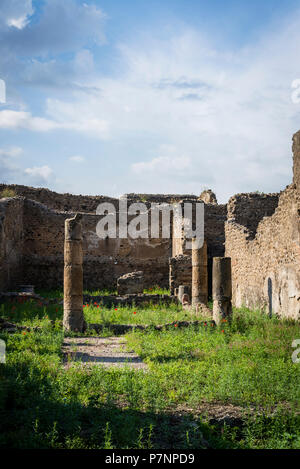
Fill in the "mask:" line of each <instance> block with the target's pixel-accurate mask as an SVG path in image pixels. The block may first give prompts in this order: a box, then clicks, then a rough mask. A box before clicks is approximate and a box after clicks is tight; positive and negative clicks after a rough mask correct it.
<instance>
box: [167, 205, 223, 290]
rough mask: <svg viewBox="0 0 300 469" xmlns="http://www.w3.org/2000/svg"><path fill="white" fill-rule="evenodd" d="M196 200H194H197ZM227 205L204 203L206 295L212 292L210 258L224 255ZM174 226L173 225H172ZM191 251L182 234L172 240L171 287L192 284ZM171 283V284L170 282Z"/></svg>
mask: <svg viewBox="0 0 300 469" xmlns="http://www.w3.org/2000/svg"><path fill="white" fill-rule="evenodd" d="M199 201H200V199H199V200H197V201H196V202H199ZM226 220H227V205H216V204H205V206H204V239H205V241H206V243H207V268H208V295H209V297H210V296H211V293H212V260H213V258H214V257H221V256H224V253H225V222H226ZM174 226H175V225H174ZM191 255H192V252H191V249H186V247H185V239H184V236H182V237H181V238H180V237H175V236H174V235H173V240H172V257H174V262H173V267H172V268H173V273H172V274H170V278H171V277H172V287H171V286H170V288H174V289H175V288H177V287H178V286H179V285H187V286H189V287H190V288H191V286H192V257H191ZM170 262H171V261H170ZM170 285H171V284H170Z"/></svg>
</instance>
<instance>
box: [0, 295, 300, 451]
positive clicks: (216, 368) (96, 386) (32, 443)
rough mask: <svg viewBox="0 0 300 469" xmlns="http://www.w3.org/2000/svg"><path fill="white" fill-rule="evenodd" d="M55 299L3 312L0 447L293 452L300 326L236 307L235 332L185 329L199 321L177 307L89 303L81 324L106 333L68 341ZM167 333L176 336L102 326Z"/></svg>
mask: <svg viewBox="0 0 300 469" xmlns="http://www.w3.org/2000/svg"><path fill="white" fill-rule="evenodd" d="M56 297H57V298H58V300H57V301H56V300H54V301H53V299H54V298H56ZM49 299H51V302H49ZM61 299H62V293H61V292H48V293H47V292H44V293H43V300H42V301H41V300H38V299H37V300H30V301H23V300H22V299H21V300H18V301H15V300H11V301H7V302H5V303H3V304H2V305H0V319H1V318H2V320H5V321H7V322H10V323H13V324H15V325H17V326H18V327H19V329H16V330H15V331H14V332H13V331H12V330H10V331H9V330H8V329H7V330H5V329H3V328H2V330H1V323H0V339H2V340H4V341H5V343H6V351H7V354H6V363H5V364H0V417H1V418H0V447H11V448H70V449H73V448H99V449H100V448H106V449H121V448H150V449H151V448H154V449H155V448H160V449H171V448H172V449H189V448H193V449H196V448H212V449H219V448H236V449H238V448H242V449H244V448H253V449H254V448H300V407H299V403H300V365H299V364H298V363H294V362H293V360H292V354H293V352H294V349H293V348H292V342H293V341H294V340H295V339H299V338H300V326H299V323H295V322H293V321H279V320H277V319H276V318H272V319H270V318H268V317H267V316H265V315H263V314H261V313H258V312H251V311H248V310H246V309H241V310H235V311H234V316H233V320H232V322H231V323H230V324H229V323H227V322H224V323H222V325H221V326H220V327H213V326H212V325H211V323H210V322H206V321H205V318H203V322H202V324H201V325H198V326H197V327H196V326H190V327H184V328H182V329H181V328H179V327H176V325H177V322H178V323H180V321H194V320H195V319H199V318H198V317H197V318H195V316H191V315H190V314H189V313H188V312H187V311H184V310H182V308H181V307H180V306H178V305H176V304H173V305H172V304H171V305H169V306H165V305H163V304H161V305H151V304H149V305H146V306H143V307H134V306H132V307H119V305H117V304H116V305H113V307H110V308H105V307H103V305H101V304H97V303H96V304H94V303H95V302H94V303H93V304H88V303H87V304H85V307H84V314H85V318H86V320H87V322H88V323H98V324H102V326H103V331H102V333H101V334H97V333H96V332H95V333H92V332H91V331H90V330H89V331H88V332H87V333H86V334H85V335H84V334H64V333H63V330H62V315H63V309H62V304H61ZM164 323H173V324H174V326H173V327H169V328H166V329H162V330H155V328H154V327H153V328H151V327H150V328H149V329H147V330H146V331H142V330H140V331H138V330H135V331H131V332H129V333H127V334H125V335H121V336H114V335H113V334H112V331H111V330H110V327H109V326H110V324H147V325H150V326H151V325H152V326H155V325H156V324H164ZM21 326H22V327H23V329H22V328H21Z"/></svg>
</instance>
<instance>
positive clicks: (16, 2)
mask: <svg viewBox="0 0 300 469" xmlns="http://www.w3.org/2000/svg"><path fill="white" fill-rule="evenodd" d="M32 14H33V7H32V1H31V0H1V4H0V29H1V28H5V26H6V27H7V26H8V27H14V28H16V29H23V28H25V26H27V24H28V22H29V18H30V16H31V15H32Z"/></svg>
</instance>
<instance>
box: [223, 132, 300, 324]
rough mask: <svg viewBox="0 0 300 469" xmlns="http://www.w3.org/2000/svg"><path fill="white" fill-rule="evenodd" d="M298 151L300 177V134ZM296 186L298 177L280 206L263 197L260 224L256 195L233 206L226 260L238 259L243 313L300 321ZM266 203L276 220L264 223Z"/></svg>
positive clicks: (235, 276) (237, 290)
mask: <svg viewBox="0 0 300 469" xmlns="http://www.w3.org/2000/svg"><path fill="white" fill-rule="evenodd" d="M293 149H294V171H295V169H296V171H298V170H299V158H300V139H299V133H298V134H297V136H296V138H295V137H294V146H293ZM295 181H299V180H298V176H297V175H295V174H294V184H291V185H290V186H288V187H287V188H286V189H285V190H284V191H283V192H282V193H281V194H280V195H279V196H278V203H277V202H276V196H275V195H274V194H272V195H270V196H264V198H263V199H262V198H261V197H260V198H259V204H258V207H259V210H258V212H259V216H258V217H257V219H256V220H255V218H254V217H253V216H252V213H253V201H254V200H253V197H252V195H250V196H249V197H250V198H251V199H252V200H250V202H249V204H248V203H247V202H246V195H242V196H241V195H238V196H236V197H234V198H232V199H231V200H230V202H229V204H228V207H229V209H228V221H227V222H226V225H225V232H226V256H229V257H231V258H232V281H233V302H234V304H235V305H236V306H238V307H239V306H242V305H246V306H248V307H249V308H257V309H263V310H265V311H266V312H268V313H270V314H278V315H279V316H282V317H291V318H295V319H300V267H299V266H300V217H299V214H300V210H299V209H300V198H299V185H298V184H297V185H296V184H295ZM263 201H264V202H263ZM264 203H265V206H266V212H267V214H268V213H270V215H269V216H266V217H264V218H262V219H260V220H259V218H260V217H261V214H263V213H264V208H263V207H264ZM276 205H277V207H276ZM255 206H257V203H256V202H255ZM247 207H249V210H247ZM272 207H273V208H272ZM268 211H269V212H268ZM254 212H255V210H254ZM272 212H273V214H272ZM248 220H249V221H248ZM255 225H256V229H255Z"/></svg>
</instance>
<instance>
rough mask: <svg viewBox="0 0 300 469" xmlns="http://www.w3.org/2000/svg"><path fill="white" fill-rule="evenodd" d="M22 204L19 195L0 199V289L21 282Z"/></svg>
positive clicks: (22, 200) (22, 201)
mask: <svg viewBox="0 0 300 469" xmlns="http://www.w3.org/2000/svg"><path fill="white" fill-rule="evenodd" d="M23 204H24V199H23V198H21V197H16V198H6V199H0V290H2V291H3V290H6V289H8V288H9V287H10V286H11V285H17V284H18V283H20V282H22V274H21V271H22V252H23Z"/></svg>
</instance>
